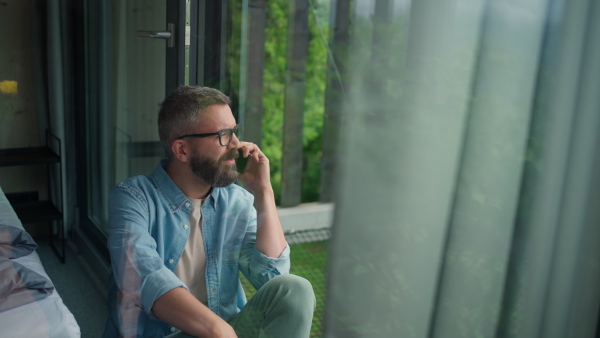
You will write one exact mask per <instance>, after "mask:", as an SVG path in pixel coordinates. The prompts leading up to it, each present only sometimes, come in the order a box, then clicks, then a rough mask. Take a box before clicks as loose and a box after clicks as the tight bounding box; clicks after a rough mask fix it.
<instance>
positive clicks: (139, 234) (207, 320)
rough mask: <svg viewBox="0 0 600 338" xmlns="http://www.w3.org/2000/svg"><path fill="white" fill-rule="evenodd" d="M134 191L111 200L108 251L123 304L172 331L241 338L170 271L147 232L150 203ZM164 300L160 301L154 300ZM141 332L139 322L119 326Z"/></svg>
mask: <svg viewBox="0 0 600 338" xmlns="http://www.w3.org/2000/svg"><path fill="white" fill-rule="evenodd" d="M132 189H133V188H130V187H128V188H127V189H123V188H120V187H117V188H116V189H114V190H113V191H112V192H111V198H110V199H109V233H108V237H109V238H108V249H109V251H110V256H111V262H112V269H113V273H114V276H115V282H116V284H117V286H118V288H119V289H120V290H121V292H122V293H123V295H124V299H127V300H129V301H130V302H132V303H133V304H130V305H129V306H131V307H134V306H135V307H139V308H142V309H150V311H148V310H146V312H150V313H149V315H152V316H154V317H156V318H158V319H160V320H162V321H164V322H166V323H167V324H169V325H172V326H175V327H177V328H179V329H181V330H183V331H184V332H186V333H188V334H191V335H194V336H198V337H236V335H235V332H234V331H233V328H232V327H231V326H230V325H229V324H227V323H226V322H225V321H223V320H222V319H221V318H220V317H218V316H217V315H216V314H214V313H213V312H212V311H211V310H210V309H209V308H207V307H206V306H205V305H204V304H202V303H201V302H200V301H198V300H197V299H196V298H195V297H194V296H193V295H192V294H191V293H190V292H189V291H188V290H187V289H185V288H184V287H183V285H184V284H183V283H182V282H181V280H179V279H178V278H177V277H176V276H175V274H174V273H173V272H172V271H170V270H169V269H168V268H166V267H165V266H164V264H163V262H162V261H163V259H162V258H161V257H160V256H159V254H158V252H157V251H156V243H155V241H154V239H153V238H152V237H151V236H150V234H149V230H148V227H149V226H148V219H147V212H146V211H145V210H146V209H145V208H144V202H146V201H145V200H144V199H143V197H141V196H142V194H141V193H139V192H137V191H136V193H135V194H134V193H132V192H131V190H132ZM157 294H160V295H161V296H159V297H158V298H154V297H155V296H154V295H157ZM120 325H121V326H122V327H120V328H119V329H120V331H121V334H124V332H129V331H130V330H134V331H133V332H136V331H135V330H137V318H133V320H130V321H127V322H126V323H122V324H120Z"/></svg>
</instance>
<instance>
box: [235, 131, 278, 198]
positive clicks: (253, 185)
mask: <svg viewBox="0 0 600 338" xmlns="http://www.w3.org/2000/svg"><path fill="white" fill-rule="evenodd" d="M241 145H242V147H241V149H242V151H243V156H244V157H248V166H247V167H246V171H244V173H243V174H242V175H240V181H241V182H242V184H243V185H244V188H246V189H248V190H250V191H251V192H253V193H261V192H264V191H269V190H272V189H273V188H272V187H271V169H270V167H269V159H268V158H267V157H266V156H265V154H263V152H262V151H261V150H260V149H259V148H258V146H257V145H256V144H254V143H250V142H241Z"/></svg>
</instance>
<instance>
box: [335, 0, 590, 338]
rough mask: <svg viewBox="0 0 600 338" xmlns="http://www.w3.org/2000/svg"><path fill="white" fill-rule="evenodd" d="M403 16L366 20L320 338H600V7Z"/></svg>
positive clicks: (527, 0)
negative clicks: (598, 336)
mask: <svg viewBox="0 0 600 338" xmlns="http://www.w3.org/2000/svg"><path fill="white" fill-rule="evenodd" d="M377 4H379V2H377ZM393 4H394V5H393V6H392V7H393V8H391V10H389V11H387V13H389V12H392V13H394V18H393V19H392V20H390V19H389V17H385V18H379V17H378V16H377V14H375V15H370V14H372V13H377V10H376V9H375V8H374V7H375V6H377V5H373V4H372V3H371V2H369V1H361V0H356V3H355V6H354V9H355V20H354V21H353V25H354V26H353V32H352V34H351V44H350V46H351V52H350V55H351V61H350V62H351V65H350V67H349V68H348V69H349V72H350V74H349V78H350V82H349V92H350V94H349V95H348V97H347V98H346V100H347V101H346V104H345V109H344V111H345V112H346V116H345V119H344V125H343V128H342V130H343V131H342V135H341V140H340V144H341V145H343V151H342V156H341V157H340V158H341V161H342V163H341V164H342V165H341V166H340V167H341V169H340V174H339V175H338V179H339V181H338V183H337V186H338V187H339V188H338V191H337V197H336V201H337V203H336V212H335V220H334V227H333V234H334V235H333V238H332V244H331V250H330V264H329V279H328V283H329V287H328V304H327V317H326V321H325V322H326V334H325V336H327V337H353V336H361V337H369V336H372V337H473V336H475V337H493V336H497V337H591V336H593V335H594V334H595V333H596V326H597V321H598V309H599V306H600V293H599V290H598V287H597V285H600V273H599V267H600V247H599V246H598V245H596V243H598V242H599V240H600V229H599V226H598V224H599V221H600V219H599V216H600V215H599V214H598V212H597V211H595V210H596V208H594V206H595V205H596V204H597V203H598V198H599V197H600V195H599V192H600V180H599V179H598V173H600V167H599V164H600V163H599V158H600V157H599V155H600V146H599V145H600V143H599V142H598V141H599V140H598V134H599V133H600V101H599V99H598V98H597V96H598V95H594V93H598V91H599V90H600V67H599V66H598V61H597V60H600V54H599V53H600V30H599V27H600V25H599V24H598V23H597V21H598V20H595V19H594V18H598V17H599V16H598V15H600V12H599V11H600V5H599V4H598V2H594V1H589V0H581V1H566V0H520V1H516V0H488V1H485V0H481V1H477V0H450V1H444V2H443V3H441V2H439V1H434V0H420V1H413V2H412V3H411V4H410V5H407V4H406V3H405V2H400V1H398V2H393ZM401 4H404V5H401ZM365 13H370V14H368V15H365ZM404 27H406V28H404ZM372 31H376V32H377V33H378V35H377V38H375V37H373V38H370V34H371V33H370V32H372ZM381 41H384V43H382V42H381ZM381 55H386V56H388V58H381Z"/></svg>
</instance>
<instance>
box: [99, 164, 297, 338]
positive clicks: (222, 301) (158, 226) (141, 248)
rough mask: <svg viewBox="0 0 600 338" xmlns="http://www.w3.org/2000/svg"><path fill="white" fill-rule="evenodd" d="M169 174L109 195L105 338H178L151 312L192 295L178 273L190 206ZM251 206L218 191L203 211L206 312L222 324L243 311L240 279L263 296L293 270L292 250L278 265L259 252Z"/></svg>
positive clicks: (229, 190) (240, 194) (249, 200)
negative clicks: (161, 302) (177, 291)
mask: <svg viewBox="0 0 600 338" xmlns="http://www.w3.org/2000/svg"><path fill="white" fill-rule="evenodd" d="M165 166H166V160H163V161H161V162H160V163H159V164H158V165H157V167H156V169H155V170H154V171H153V172H152V173H151V174H149V175H145V176H144V175H138V176H134V177H131V178H129V179H126V180H125V181H123V182H121V183H119V184H117V186H116V187H115V188H114V189H113V190H112V191H111V193H110V199H109V206H108V210H109V222H108V223H109V229H108V250H109V252H110V259H111V264H112V269H111V270H112V271H111V274H110V277H109V283H110V289H109V294H108V306H109V312H110V313H109V318H108V320H107V323H106V327H105V331H104V336H105V337H118V336H125V337H164V336H166V335H168V334H170V333H173V332H176V331H177V329H176V328H173V327H171V326H169V325H168V324H166V323H164V322H162V321H160V320H158V319H157V318H156V317H154V315H153V314H152V311H151V309H152V305H153V304H154V302H155V301H156V300H157V299H158V298H159V297H160V296H162V295H163V294H164V293H166V292H168V291H170V290H172V289H174V288H177V287H184V288H187V286H186V285H185V284H184V283H183V282H182V281H181V280H179V278H177V276H176V275H175V274H174V273H173V270H174V269H175V266H177V263H178V262H179V258H180V257H181V255H182V254H183V250H184V248H185V245H186V243H187V240H188V236H189V233H190V228H189V219H190V212H191V211H192V208H193V205H192V203H191V201H190V200H189V199H188V198H187V197H186V196H185V195H184V194H183V193H182V192H181V190H180V189H179V188H178V187H177V186H176V185H175V183H173V181H172V180H171V178H170V177H169V175H168V174H167V172H166V171H165V169H164V167H165ZM253 201H254V198H253V196H252V195H251V194H250V193H249V192H247V191H246V190H244V189H243V188H241V187H239V186H237V185H229V186H227V187H224V188H213V189H212V190H211V192H210V193H209V195H208V196H207V197H206V199H205V201H204V203H203V204H202V209H201V210H202V234H203V238H204V247H205V250H206V260H207V262H206V264H207V265H206V287H207V294H208V307H209V308H210V309H211V310H212V311H213V312H214V313H216V314H217V315H218V316H220V317H221V318H223V319H224V320H229V319H231V318H232V317H233V316H235V315H236V314H237V313H238V312H239V311H240V306H243V304H244V303H245V298H243V292H242V293H241V295H239V293H238V287H239V285H240V284H239V271H241V272H242V273H243V274H244V276H245V277H246V278H247V279H248V281H250V283H251V284H252V285H253V286H254V287H255V288H256V289H259V288H260V287H261V286H262V285H264V284H265V283H266V282H267V281H269V280H270V279H271V278H273V277H275V276H278V275H280V274H286V273H288V272H289V268H290V260H289V251H290V249H289V245H286V248H285V249H284V251H283V252H282V254H281V255H280V256H279V258H270V257H267V256H265V255H264V254H263V253H261V252H260V251H259V250H258V249H256V248H255V242H256V226H257V225H256V209H254V207H253ZM238 295H239V296H238ZM240 297H241V299H238V298H240Z"/></svg>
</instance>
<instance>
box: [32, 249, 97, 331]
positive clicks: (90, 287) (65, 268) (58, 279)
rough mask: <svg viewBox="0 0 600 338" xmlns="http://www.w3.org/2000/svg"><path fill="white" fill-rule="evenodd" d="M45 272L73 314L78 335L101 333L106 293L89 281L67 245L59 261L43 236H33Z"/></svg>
mask: <svg viewBox="0 0 600 338" xmlns="http://www.w3.org/2000/svg"><path fill="white" fill-rule="evenodd" d="M35 241H36V242H37V243H38V249H37V253H38V255H39V256H40V259H41V261H42V264H43V265H44V268H45V269H46V273H47V274H48V276H50V279H52V282H53V283H54V286H55V288H56V291H58V294H59V295H60V296H61V297H62V299H63V302H64V303H65V305H66V306H67V308H69V310H71V312H72V313H73V315H74V316H75V320H77V323H78V324H79V327H80V329H81V337H83V338H87V337H90V338H92V337H94V338H95V337H102V332H103V331H104V323H105V321H106V317H107V315H108V308H107V306H106V295H103V294H101V292H100V291H98V289H97V288H96V286H94V283H93V281H92V280H91V279H90V277H89V276H88V274H87V273H86V272H85V270H84V268H83V266H82V265H81V264H80V263H79V261H78V260H77V258H76V256H75V254H74V253H73V252H72V251H71V250H70V249H69V248H68V247H67V252H66V262H65V264H63V263H61V262H60V260H59V258H58V256H57V255H56V254H55V253H54V251H53V250H52V248H51V246H50V242H49V240H48V239H46V238H35Z"/></svg>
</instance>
